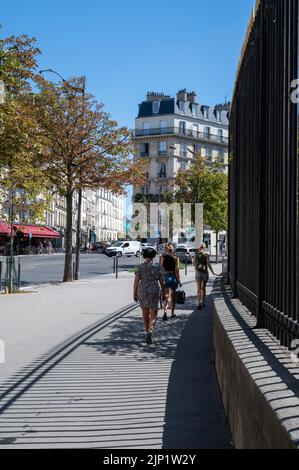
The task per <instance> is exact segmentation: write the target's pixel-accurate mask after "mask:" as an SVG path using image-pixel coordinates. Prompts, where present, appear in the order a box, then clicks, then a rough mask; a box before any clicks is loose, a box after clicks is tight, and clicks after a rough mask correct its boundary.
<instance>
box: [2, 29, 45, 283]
mask: <svg viewBox="0 0 299 470" xmlns="http://www.w3.org/2000/svg"><path fill="white" fill-rule="evenodd" d="M38 54H39V50H38V49H37V48H36V47H35V39H31V38H28V37H27V36H20V37H15V36H11V37H9V38H7V39H1V40H0V81H1V82H2V84H3V85H4V91H5V100H4V102H2V104H1V105H0V187H1V192H0V207H1V206H2V208H3V209H4V211H3V213H2V218H4V219H7V220H8V221H9V222H10V224H11V232H10V260H9V261H10V263H9V275H8V278H9V286H8V288H9V291H10V292H12V272H11V271H12V265H13V235H14V232H13V230H12V224H13V222H15V220H16V218H17V216H19V214H20V212H21V211H22V213H24V214H27V217H29V216H30V219H31V220H41V219H42V218H43V216H44V211H45V207H46V204H47V197H48V193H47V191H46V190H47V185H46V184H45V180H44V174H43V171H42V169H41V168H40V166H39V165H37V164H36V156H37V154H39V153H40V152H41V145H42V144H41V141H40V140H39V139H37V138H36V126H37V123H36V121H35V119H34V113H33V100H32V96H33V95H32V88H31V84H32V83H34V81H35V79H36V73H35V69H36V66H37V62H36V59H37V56H38ZM18 218H19V222H20V223H21V224H22V223H26V220H24V219H23V220H20V217H18Z"/></svg>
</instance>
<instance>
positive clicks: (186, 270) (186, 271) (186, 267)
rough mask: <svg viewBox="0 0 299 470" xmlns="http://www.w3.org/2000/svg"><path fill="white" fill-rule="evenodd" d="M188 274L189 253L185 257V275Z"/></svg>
mask: <svg viewBox="0 0 299 470" xmlns="http://www.w3.org/2000/svg"><path fill="white" fill-rule="evenodd" d="M187 274H188V255H186V259H185V276H187Z"/></svg>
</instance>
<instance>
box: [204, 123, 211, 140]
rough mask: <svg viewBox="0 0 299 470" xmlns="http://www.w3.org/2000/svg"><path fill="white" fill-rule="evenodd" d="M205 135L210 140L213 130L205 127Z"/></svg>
mask: <svg viewBox="0 0 299 470" xmlns="http://www.w3.org/2000/svg"><path fill="white" fill-rule="evenodd" d="M204 135H205V138H206V139H209V138H210V135H211V128H210V127H209V126H205V128H204Z"/></svg>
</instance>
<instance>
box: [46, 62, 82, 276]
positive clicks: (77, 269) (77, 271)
mask: <svg viewBox="0 0 299 470" xmlns="http://www.w3.org/2000/svg"><path fill="white" fill-rule="evenodd" d="M44 72H50V73H54V74H55V75H57V76H58V77H59V78H60V79H61V80H62V81H63V83H64V84H65V85H66V86H68V87H69V88H70V89H71V90H74V91H76V92H77V93H82V111H84V98H85V88H86V80H85V77H83V87H82V88H79V87H75V86H73V85H71V84H70V83H69V82H68V81H67V80H65V79H64V78H63V77H62V76H61V75H60V74H59V73H58V72H56V71H55V70H53V69H46V70H40V72H39V73H40V74H42V73H44ZM82 145H83V144H82ZM81 213H82V189H81V188H80V189H79V190H78V210H77V234H76V266H75V280H76V281H78V280H79V279H80V248H81Z"/></svg>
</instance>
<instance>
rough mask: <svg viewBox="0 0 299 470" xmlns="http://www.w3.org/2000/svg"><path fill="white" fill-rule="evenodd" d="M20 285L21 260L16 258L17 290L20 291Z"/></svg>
mask: <svg viewBox="0 0 299 470" xmlns="http://www.w3.org/2000/svg"><path fill="white" fill-rule="evenodd" d="M20 285H21V258H20V257H19V258H18V289H20Z"/></svg>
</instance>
